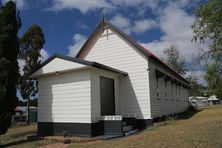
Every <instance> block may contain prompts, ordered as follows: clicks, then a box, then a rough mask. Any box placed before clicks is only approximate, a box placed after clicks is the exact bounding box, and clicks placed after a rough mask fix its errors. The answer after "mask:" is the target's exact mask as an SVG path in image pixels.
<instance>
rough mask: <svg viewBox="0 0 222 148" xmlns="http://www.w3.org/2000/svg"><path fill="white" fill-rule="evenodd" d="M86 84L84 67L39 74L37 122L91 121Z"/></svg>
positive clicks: (88, 78)
mask: <svg viewBox="0 0 222 148" xmlns="http://www.w3.org/2000/svg"><path fill="white" fill-rule="evenodd" d="M64 66H66V65H64ZM90 87H91V84H90V71H86V70H79V71H73V72H67V73H59V74H58V75H49V76H45V77H40V78H39V93H38V95H39V100H38V122H72V123H91V101H90V100H91V92H90Z"/></svg>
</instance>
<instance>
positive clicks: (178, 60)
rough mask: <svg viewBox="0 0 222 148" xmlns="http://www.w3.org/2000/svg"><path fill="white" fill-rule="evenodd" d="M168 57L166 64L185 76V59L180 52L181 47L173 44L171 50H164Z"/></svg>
mask: <svg viewBox="0 0 222 148" xmlns="http://www.w3.org/2000/svg"><path fill="white" fill-rule="evenodd" d="M163 53H164V54H165V55H166V64H167V65H168V66H170V67H171V68H172V69H173V70H175V71H176V72H177V73H179V74H185V58H184V57H183V56H182V55H181V53H180V52H179V47H178V45H176V44H172V45H171V46H170V47H169V48H166V49H164V51H163Z"/></svg>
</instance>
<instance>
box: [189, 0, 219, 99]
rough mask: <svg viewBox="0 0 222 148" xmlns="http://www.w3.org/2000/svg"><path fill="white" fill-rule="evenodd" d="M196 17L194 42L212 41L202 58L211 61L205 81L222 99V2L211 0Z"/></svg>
mask: <svg viewBox="0 0 222 148" xmlns="http://www.w3.org/2000/svg"><path fill="white" fill-rule="evenodd" d="M195 15H196V20H195V22H194V24H193V25H192V29H193V33H194V37H193V41H195V42H196V41H200V42H201V43H203V42H205V41H206V40H207V41H210V42H209V43H210V49H208V50H203V52H204V53H203V54H202V56H201V57H204V59H205V60H208V61H210V63H209V64H208V66H207V71H206V75H205V79H206V81H207V84H208V87H209V89H210V91H211V92H212V93H215V94H216V95H217V97H219V98H222V87H221V85H222V83H221V82H222V80H221V79H222V1H221V0H211V1H208V3H205V4H202V5H201V6H200V7H199V8H197V9H196V12H195Z"/></svg>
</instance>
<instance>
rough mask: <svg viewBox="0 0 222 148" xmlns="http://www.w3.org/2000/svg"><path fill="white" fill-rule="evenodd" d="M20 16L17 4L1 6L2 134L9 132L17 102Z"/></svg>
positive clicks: (0, 71) (0, 91)
mask: <svg viewBox="0 0 222 148" xmlns="http://www.w3.org/2000/svg"><path fill="white" fill-rule="evenodd" d="M20 26H21V24H20V18H19V16H18V14H17V11H16V5H15V3H13V2H11V1H10V2H8V3H6V4H5V6H2V7H0V135H1V134H4V133H6V132H7V129H8V127H9V126H10V125H11V116H12V115H13V114H14V109H15V106H16V104H17V97H16V84H17V81H18V76H19V74H18V62H17V57H18V51H19V42H18V37H17V33H18V29H19V28H20Z"/></svg>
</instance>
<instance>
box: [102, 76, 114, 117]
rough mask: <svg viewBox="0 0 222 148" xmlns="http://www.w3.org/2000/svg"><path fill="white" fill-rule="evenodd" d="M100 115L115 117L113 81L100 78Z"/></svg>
mask: <svg viewBox="0 0 222 148" xmlns="http://www.w3.org/2000/svg"><path fill="white" fill-rule="evenodd" d="M100 101H101V115H102V116H105V115H115V90H114V80H113V79H110V78H106V77H100Z"/></svg>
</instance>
